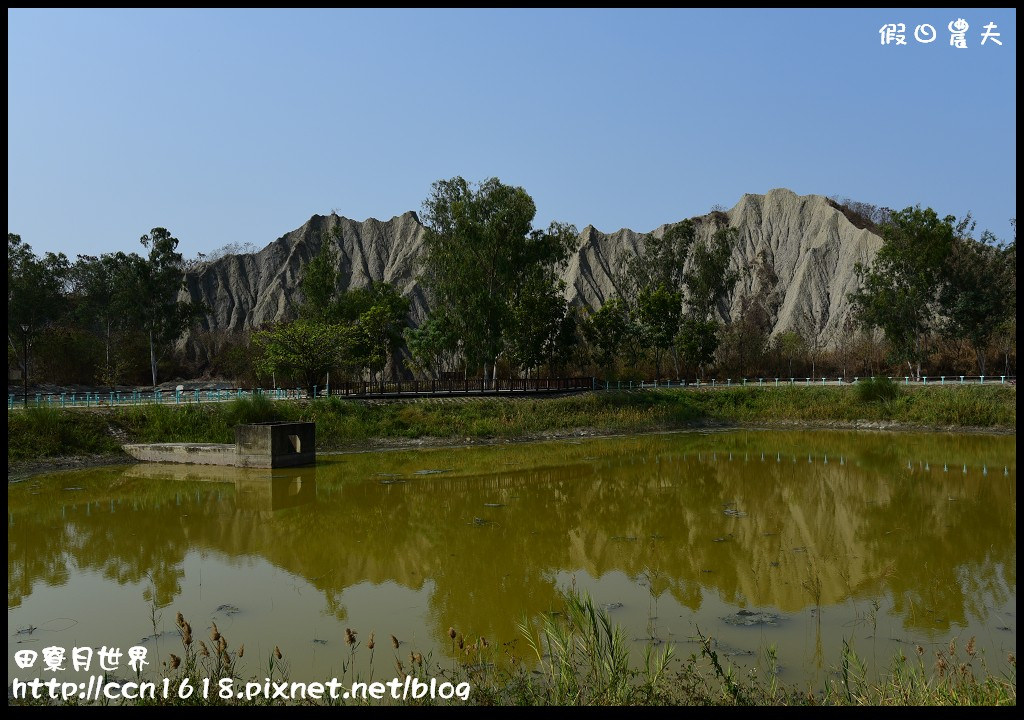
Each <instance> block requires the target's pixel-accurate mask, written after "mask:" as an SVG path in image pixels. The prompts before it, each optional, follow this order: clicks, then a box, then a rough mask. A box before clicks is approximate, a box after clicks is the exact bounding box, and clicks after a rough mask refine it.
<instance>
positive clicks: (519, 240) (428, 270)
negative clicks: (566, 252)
mask: <svg viewBox="0 0 1024 720" xmlns="http://www.w3.org/2000/svg"><path fill="white" fill-rule="evenodd" d="M423 208H424V220H425V223H426V234H425V236H424V245H425V250H426V252H425V255H424V258H423V261H422V262H423V264H422V276H421V277H422V280H423V283H424V285H425V286H426V288H427V289H428V291H429V293H430V294H431V296H432V300H433V304H434V305H435V306H444V307H446V308H447V309H448V318H449V320H450V321H451V322H452V324H453V326H454V330H455V332H456V334H457V336H458V337H459V338H460V339H461V341H462V344H463V347H464V351H465V353H466V356H467V363H468V364H471V365H479V364H482V365H483V368H484V381H485V383H489V382H490V380H491V378H492V377H493V375H494V366H495V362H496V360H497V357H498V354H499V353H500V352H501V351H502V349H503V347H504V344H505V337H506V334H507V332H508V330H509V328H510V326H511V324H512V322H513V317H512V315H513V313H512V302H513V298H514V297H515V290H516V289H517V288H518V287H520V286H521V285H523V283H524V281H525V280H526V279H527V278H529V277H530V275H531V273H532V272H535V267H536V265H538V264H540V265H544V264H547V263H550V262H551V261H552V260H553V259H555V260H557V256H558V253H561V252H563V250H562V247H561V245H560V243H559V242H558V238H560V237H561V234H562V229H563V228H564V227H565V226H559V225H553V226H552V228H551V229H550V230H549V232H547V233H535V232H533V228H532V223H533V218H534V216H535V215H536V212H537V208H536V206H535V205H534V202H533V199H532V198H531V197H530V196H529V195H528V194H527V192H526V191H525V190H524V189H523V188H521V187H514V186H511V185H505V184H503V183H502V182H501V181H500V180H498V179H497V178H490V179H488V180H485V181H483V182H481V183H479V184H476V185H473V184H470V183H469V182H467V181H466V180H465V179H463V178H461V177H454V178H452V179H450V180H438V181H437V182H435V183H434V184H433V186H432V188H431V194H430V197H428V198H427V199H426V201H424V203H423ZM553 236H554V237H555V238H556V239H554V240H553V239H552V237H553Z"/></svg>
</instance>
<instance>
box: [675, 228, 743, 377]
mask: <svg viewBox="0 0 1024 720" xmlns="http://www.w3.org/2000/svg"><path fill="white" fill-rule="evenodd" d="M737 236H738V231H737V230H736V229H735V228H727V227H722V228H719V229H718V230H716V231H715V233H714V234H713V235H712V236H711V238H710V239H709V241H708V242H707V243H696V244H694V246H693V248H692V249H691V251H690V263H689V266H688V267H687V269H686V271H685V272H684V273H683V286H684V289H685V296H684V297H685V302H686V312H685V314H684V316H683V321H682V323H681V326H680V327H681V330H680V339H681V343H680V345H681V346H682V347H684V348H685V350H684V356H685V357H686V358H687V360H688V362H690V363H691V364H694V365H696V366H697V372H698V374H699V375H700V377H703V376H704V371H705V368H706V367H707V366H708V364H709V363H710V362H711V360H712V358H713V357H714V354H715V351H716V350H717V349H718V345H719V333H720V327H719V325H718V322H717V320H716V318H715V311H716V309H717V307H718V304H719V303H720V302H721V300H722V298H724V297H725V295H726V293H727V292H728V291H729V290H730V289H731V288H732V286H733V285H734V284H735V283H736V279H737V277H738V275H737V273H736V272H735V271H733V270H729V259H730V257H731V256H732V249H733V246H734V245H735V243H736V239H737Z"/></svg>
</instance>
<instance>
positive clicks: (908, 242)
mask: <svg viewBox="0 0 1024 720" xmlns="http://www.w3.org/2000/svg"><path fill="white" fill-rule="evenodd" d="M971 227H972V224H971V219H970V215H968V216H967V217H966V218H964V219H963V220H961V221H959V222H957V220H956V218H955V217H953V216H952V215H947V216H946V217H944V218H940V217H939V216H938V215H937V214H936V212H935V211H934V210H932V209H931V208H926V209H924V210H922V209H921V206H920V205H916V206H914V207H908V208H906V209H904V210H900V211H898V212H894V213H892V215H891V216H890V218H889V222H888V223H886V224H885V225H884V226H882V238H883V242H882V247H881V248H880V249H879V251H878V254H877V255H876V256H875V259H874V262H872V264H871V266H870V267H868V268H865V267H864V266H862V265H858V266H857V272H858V275H859V278H860V283H861V287H860V289H859V290H858V291H857V292H855V293H852V294H851V295H850V296H849V299H850V302H851V304H852V305H853V308H854V312H855V314H856V317H857V318H858V320H859V321H860V322H861V323H862V324H863V325H864V326H865V327H871V328H879V329H881V330H882V331H883V332H884V333H885V337H886V339H887V340H888V341H889V344H890V346H891V348H892V354H893V358H894V359H895V360H896V361H898V362H900V363H903V362H906V363H907V366H908V368H910V371H911V373H913V374H914V376H915V377H920V376H921V364H922V363H923V362H924V360H925V358H926V357H927V355H928V349H929V338H930V336H931V335H932V333H933V332H934V331H935V330H936V329H937V327H938V326H939V322H940V318H941V316H942V310H943V308H942V298H943V297H945V296H946V295H947V294H948V290H947V289H946V283H948V281H949V279H948V263H949V259H950V256H951V253H952V252H953V246H954V242H955V241H956V239H957V238H962V237H964V236H965V235H966V234H967V233H968V232H969V231H970V228H971Z"/></svg>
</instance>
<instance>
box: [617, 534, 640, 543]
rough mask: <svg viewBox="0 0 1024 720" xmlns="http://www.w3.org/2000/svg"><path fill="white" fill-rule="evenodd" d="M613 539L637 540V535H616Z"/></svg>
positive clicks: (622, 540) (621, 540)
mask: <svg viewBox="0 0 1024 720" xmlns="http://www.w3.org/2000/svg"><path fill="white" fill-rule="evenodd" d="M611 540H612V541H613V542H636V535H616V536H615V537H613V538H611Z"/></svg>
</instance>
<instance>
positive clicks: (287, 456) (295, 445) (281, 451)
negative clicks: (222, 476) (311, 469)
mask: <svg viewBox="0 0 1024 720" xmlns="http://www.w3.org/2000/svg"><path fill="white" fill-rule="evenodd" d="M235 452H236V453H237V457H236V459H235V464H236V465H237V466H238V467H261V468H278V467H293V466H295V465H312V464H313V463H315V462H316V424H315V423H303V422H265V423H255V424H253V425H239V426H238V427H236V428H235Z"/></svg>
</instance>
